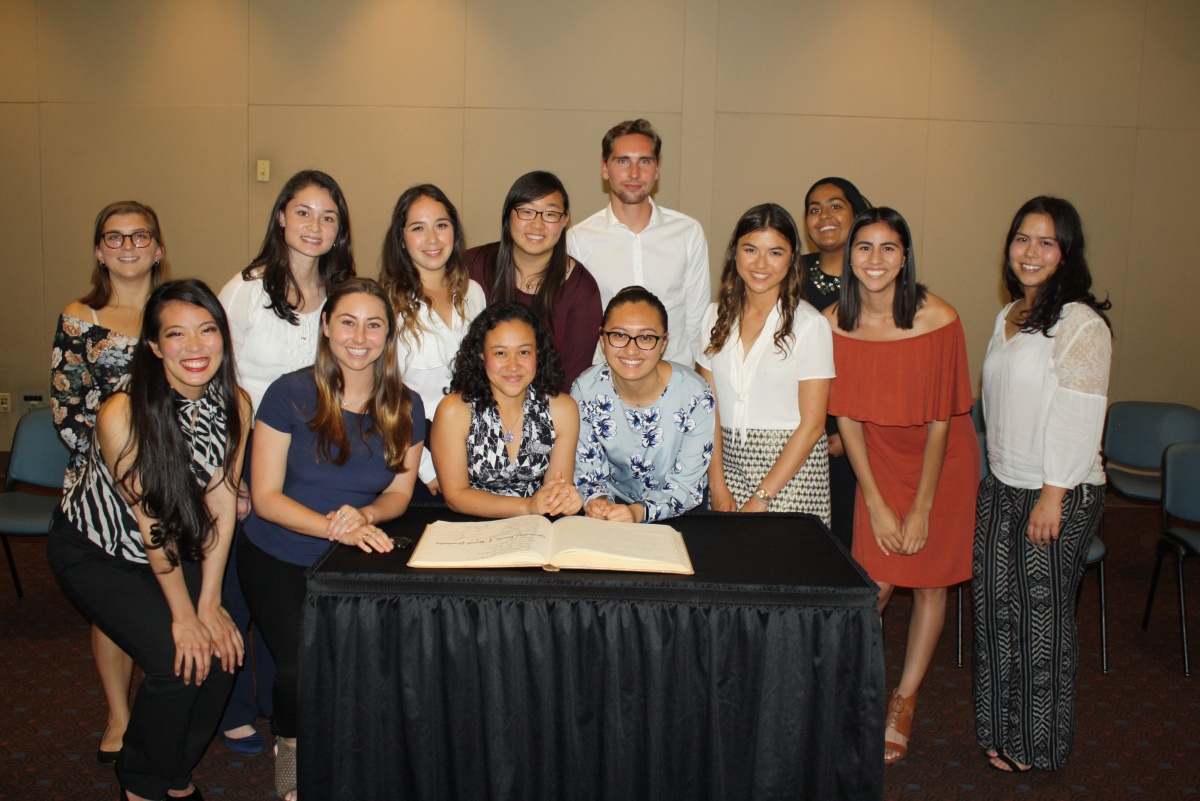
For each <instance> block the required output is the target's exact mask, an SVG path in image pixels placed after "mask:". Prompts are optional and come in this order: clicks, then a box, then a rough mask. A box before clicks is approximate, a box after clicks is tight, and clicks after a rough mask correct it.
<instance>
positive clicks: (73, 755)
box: [0, 503, 1200, 801]
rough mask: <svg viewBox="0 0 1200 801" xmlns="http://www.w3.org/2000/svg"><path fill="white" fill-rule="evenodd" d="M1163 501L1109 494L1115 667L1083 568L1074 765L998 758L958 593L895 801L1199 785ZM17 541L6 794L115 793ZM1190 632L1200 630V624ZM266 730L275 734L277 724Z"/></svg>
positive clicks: (234, 786) (246, 766) (1119, 792)
mask: <svg viewBox="0 0 1200 801" xmlns="http://www.w3.org/2000/svg"><path fill="white" fill-rule="evenodd" d="M1158 514H1159V513H1158V509H1157V507H1153V506H1130V505H1127V504H1118V503H1113V504H1110V509H1109V512H1108V524H1107V530H1108V537H1107V542H1108V548H1109V558H1108V564H1107V571H1108V573H1107V580H1108V631H1109V673H1108V675H1102V674H1101V673H1100V636H1099V612H1098V596H1097V584H1096V572H1095V570H1094V569H1093V570H1089V571H1088V573H1087V575H1086V576H1085V579H1084V588H1083V596H1082V600H1081V605H1080V613H1079V621H1080V629H1081V639H1082V641H1083V655H1082V665H1081V668H1080V676H1079V704H1078V719H1079V727H1078V735H1077V741H1076V746H1075V754H1074V757H1073V759H1072V761H1071V763H1070V764H1069V765H1068V766H1067V767H1065V768H1064V769H1063V770H1061V771H1058V772H1057V773H1053V774H1050V773H1041V772H1032V773H1028V774H1024V775H1020V776H1011V775H1006V774H1001V773H998V772H996V771H993V770H989V769H988V768H987V767H986V762H985V760H984V759H983V758H982V756H981V755H980V753H979V750H978V748H977V747H976V746H975V737H974V727H973V723H972V713H971V672H970V652H971V649H970V609H969V607H968V608H967V609H966V610H965V615H964V621H965V625H964V628H965V631H964V643H963V651H964V665H963V667H961V668H959V667H956V666H955V636H954V633H955V626H954V596H953V593H951V601H950V609H949V612H948V615H947V625H946V631H945V635H944V636H943V638H942V642H941V644H940V646H939V649H938V653H937V656H936V658H935V661H934V666H933V669H932V671H931V673H930V676H929V678H928V679H927V680H926V682H925V686H924V687H923V689H922V691H921V698H920V704H919V706H918V708H917V719H916V722H915V728H914V732H913V745H912V751H910V753H909V757H908V759H907V760H906V761H904V762H902V763H900V764H898V765H894V766H892V767H889V768H888V769H887V771H886V774H885V775H886V793H885V795H886V797H887V798H889V799H893V798H894V799H953V798H963V799H1003V798H1019V797H1025V798H1039V799H1105V798H1127V797H1130V796H1132V797H1140V798H1146V799H1156V800H1157V799H1170V798H1198V797H1200V648H1194V649H1193V654H1192V655H1193V659H1194V660H1195V664H1196V669H1197V677H1195V678H1191V679H1185V678H1184V676H1183V668H1182V662H1181V657H1180V647H1179V629H1178V606H1177V601H1176V593H1175V588H1174V582H1173V580H1172V577H1173V572H1168V573H1166V574H1165V576H1164V581H1163V583H1162V586H1161V587H1160V594H1159V600H1158V603H1157V604H1156V607H1155V612H1154V615H1153V618H1152V621H1151V625H1150V628H1149V630H1148V631H1145V632H1143V631H1142V630H1141V628H1140V625H1141V611H1142V604H1143V603H1144V602H1145V597H1146V589H1147V587H1148V584H1149V576H1150V569H1151V565H1152V563H1153V557H1154V549H1155V543H1156V542H1157V532H1158V525H1159V523H1158ZM13 546H14V551H15V553H16V559H17V564H18V566H19V568H20V570H21V576H22V580H23V582H24V584H25V599H24V600H23V601H18V600H16V597H15V594H14V593H13V591H12V585H11V583H10V581H9V580H8V578H7V577H2V578H0V798H4V799H22V801H40V800H41V799H67V800H69V801H91V799H112V798H115V797H116V794H117V790H116V783H115V781H114V779H113V773H112V770H111V769H110V768H105V767H102V766H100V765H98V764H97V763H96V761H95V751H96V746H97V745H98V743H99V738H100V733H101V730H102V729H103V727H104V708H103V701H102V698H101V696H100V693H99V686H98V681H97V679H96V674H95V671H94V668H93V666H92V662H91V653H90V649H89V647H88V634H87V626H86V624H85V623H84V621H83V620H82V619H81V618H80V616H79V615H78V613H77V612H76V611H75V610H74V609H73V608H72V607H71V606H70V605H69V604H68V603H67V602H66V600H65V599H64V598H63V596H62V593H61V592H60V591H59V589H58V587H57V586H56V585H55V584H54V581H53V579H52V577H51V576H50V573H49V570H48V568H47V567H46V563H45V556H44V552H45V540H44V539H32V540H21V539H14V540H13ZM1168 566H1170V563H1168ZM1188 568H1189V570H1188V571H1187V572H1188V573H1189V580H1190V581H1191V586H1190V588H1189V599H1190V605H1191V606H1192V609H1193V610H1195V611H1194V612H1193V615H1200V604H1197V601H1198V600H1200V574H1197V572H1196V568H1195V566H1194V565H1188ZM909 607H910V603H909V599H908V597H905V596H899V597H897V599H896V601H895V602H894V605H893V608H892V609H890V610H889V611H888V614H887V618H886V622H885V644H886V650H887V665H888V677H889V688H890V686H892V685H894V684H895V682H896V681H897V680H898V678H899V661H900V659H901V657H902V655H903V649H904V637H905V633H906V620H907V617H908V611H909ZM1194 622H1195V617H1193V623H1194ZM1191 629H1192V634H1193V638H1195V639H1200V628H1198V627H1197V626H1195V625H1193V626H1192V627H1191ZM261 730H262V732H263V733H264V734H266V727H265V726H262V728H261ZM881 754H882V751H881ZM272 771H273V766H272V760H271V757H270V756H269V755H267V754H264V755H261V756H257V757H251V758H244V757H239V756H237V755H235V754H232V753H230V752H229V751H227V750H226V749H225V747H224V746H223V745H221V744H220V742H219V741H214V743H213V744H212V745H211V746H210V747H209V749H208V752H207V754H206V755H205V757H204V759H203V761H201V763H200V766H199V768H198V769H197V771H196V781H197V784H198V785H199V786H200V788H201V789H202V790H203V792H204V794H205V796H206V797H208V798H215V799H261V798H266V797H268V796H271V795H273V789H272V787H273V772H272ZM796 797H803V794H802V792H799V791H798V792H797V796H796ZM307 801H319V800H318V799H307Z"/></svg>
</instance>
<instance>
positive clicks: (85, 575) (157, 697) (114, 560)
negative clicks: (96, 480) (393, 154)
mask: <svg viewBox="0 0 1200 801" xmlns="http://www.w3.org/2000/svg"><path fill="white" fill-rule="evenodd" d="M46 552H47V556H48V558H49V560H50V568H51V570H53V571H54V575H55V576H56V577H57V578H58V581H59V583H60V584H61V585H62V587H63V590H64V591H65V592H66V594H67V596H68V597H69V598H70V599H71V600H72V601H73V602H74V603H75V605H76V606H78V607H79V608H80V609H81V610H82V611H83V613H84V614H85V615H87V616H88V618H89V619H91V621H92V622H93V623H95V624H96V625H97V626H99V627H100V630H101V631H103V632H104V633H105V634H107V635H108V636H109V637H110V638H111V639H112V641H113V642H115V643H116V644H117V645H119V646H121V648H122V649H123V650H124V651H125V653H127V654H129V655H130V656H132V657H133V659H134V660H135V661H136V662H137V663H138V664H139V665H140V666H141V668H142V670H143V671H145V674H146V678H145V680H144V681H143V682H142V684H141V686H140V687H138V691H137V696H136V697H135V698H134V701H133V709H132V712H131V714H130V718H129V728H128V729H126V731H125V740H124V745H123V747H122V748H121V756H120V757H118V759H117V778H118V779H120V781H121V784H122V785H124V786H125V788H126V789H127V790H129V791H130V792H132V793H135V794H136V795H140V796H142V797H143V798H162V797H163V796H165V795H166V794H167V790H186V789H187V786H188V784H189V782H190V781H191V773H192V769H193V768H194V767H195V766H196V763H198V762H199V761H200V757H201V756H203V755H204V749H205V748H207V747H208V743H209V742H210V741H211V740H212V737H213V734H214V733H215V732H216V729H217V722H218V721H219V720H220V719H221V710H222V709H224V707H225V699H226V698H227V697H228V696H229V689H230V687H232V686H233V675H232V674H230V673H225V672H224V671H222V670H221V663H220V661H219V660H217V659H214V660H213V661H212V664H211V666H210V667H209V673H208V678H207V679H205V680H204V683H203V684H200V685H199V686H197V685H196V684H194V683H192V684H184V682H183V679H182V678H181V677H180V676H176V675H175V640H174V638H173V637H172V635H171V623H172V618H171V610H170V608H169V607H168V606H167V600H166V598H165V597H164V596H163V594H162V589H161V588H160V586H159V583H158V579H157V578H155V576H154V573H153V571H152V570H151V569H150V567H149V565H138V564H134V563H133V562H127V561H125V560H124V559H120V558H118V557H114V556H109V555H108V554H107V553H105V552H104V551H102V550H101V549H100V548H98V547H96V546H95V545H94V544H92V543H91V542H89V541H88V540H87V538H86V536H85V535H84V534H82V533H80V532H79V531H77V530H76V529H75V527H74V526H72V525H71V524H70V523H69V522H68V521H67V520H66V519H65V518H63V517H62V516H61V514H58V515H56V516H55V521H54V527H53V528H52V530H51V532H50V542H49V544H48V545H47V547H46ZM176 570H182V571H183V578H184V581H185V583H186V584H187V588H188V593H189V594H190V595H191V597H192V602H193V603H195V601H196V600H197V599H198V598H199V597H200V581H201V570H200V565H199V564H198V563H195V562H187V561H184V562H182V563H181V564H180V566H179V567H177V568H176Z"/></svg>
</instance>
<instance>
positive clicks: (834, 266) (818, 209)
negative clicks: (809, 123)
mask: <svg viewBox="0 0 1200 801" xmlns="http://www.w3.org/2000/svg"><path fill="white" fill-rule="evenodd" d="M869 208H871V202H870V201H869V200H867V199H866V198H865V197H863V195H862V193H861V192H859V191H858V187H856V186H855V185H854V184H852V183H850V182H849V181H847V180H846V179H845V178H822V179H821V180H819V181H817V182H816V183H815V184H813V185H812V187H811V188H809V190H808V194H807V195H805V196H804V222H805V227H806V228H807V229H808V236H809V238H810V239H811V240H812V243H813V245H815V246H816V248H817V252H816V253H808V254H806V255H805V256H803V257H802V262H801V264H802V267H801V269H802V270H803V271H804V299H805V300H807V301H808V302H809V303H811V304H812V305H813V306H814V307H816V309H817V311H825V309H827V308H829V306H831V305H832V304H834V303H836V302H837V300H838V296H839V294H840V293H841V287H842V267H843V265H844V264H845V262H846V241H847V240H846V237H847V235H848V234H849V233H850V226H851V224H853V223H854V218H855V217H857V216H858V215H860V214H862V213H863V212H864V211H866V210H867V209H869ZM825 434H826V436H827V437H828V438H829V505H830V514H831V516H832V518H833V522H832V524H831V526H830V527H831V528H832V530H833V534H834V536H835V537H837V538H838V539H839V540H841V542H842V544H843V545H845V546H846V547H847V548H849V547H851V545H852V543H853V541H854V487H855V481H854V469H853V468H852V467H851V466H850V460H849V459H848V458H846V449H845V448H843V447H842V436H841V434H839V433H838V428H837V418H835V417H834V416H833V415H829V417H828V418H827V419H826V421H825Z"/></svg>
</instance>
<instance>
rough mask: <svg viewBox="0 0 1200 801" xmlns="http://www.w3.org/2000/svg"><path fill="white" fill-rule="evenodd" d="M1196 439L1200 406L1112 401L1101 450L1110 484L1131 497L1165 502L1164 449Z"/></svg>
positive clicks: (1199, 422)
mask: <svg viewBox="0 0 1200 801" xmlns="http://www.w3.org/2000/svg"><path fill="white" fill-rule="evenodd" d="M1194 440H1200V409H1195V408H1193V407H1191V406H1187V405H1185V404H1182V403H1153V402H1150V401H1119V402H1117V403H1114V404H1112V405H1111V406H1109V407H1108V419H1107V420H1106V422H1105V426H1104V447H1103V449H1102V451H1101V452H1102V454H1103V456H1104V460H1105V467H1104V469H1105V472H1106V473H1107V474H1108V485H1109V486H1110V487H1112V488H1113V489H1114V490H1116V491H1117V492H1119V493H1121V494H1122V495H1125V496H1127V497H1130V498H1136V499H1138V500H1142V501H1161V500H1162V464H1163V451H1165V450H1166V449H1167V446H1168V445H1170V444H1172V443H1174V442H1192V441H1194ZM1129 468H1133V469H1132V470H1130V469H1129Z"/></svg>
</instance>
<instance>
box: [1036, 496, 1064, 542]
mask: <svg viewBox="0 0 1200 801" xmlns="http://www.w3.org/2000/svg"><path fill="white" fill-rule="evenodd" d="M1066 494H1067V491H1066V490H1065V489H1063V488H1062V487H1051V486H1043V487H1042V494H1041V495H1040V496H1039V497H1038V499H1037V503H1035V504H1034V505H1033V511H1032V512H1031V513H1030V514H1029V528H1028V529H1026V534H1027V535H1028V536H1029V541H1030V542H1032V543H1033V544H1034V545H1037V546H1039V547H1041V546H1043V545H1049V544H1050V543H1051V542H1052V541H1054V540H1056V539H1058V532H1059V527H1060V526H1061V525H1062V501H1063V496H1065V495H1066Z"/></svg>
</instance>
